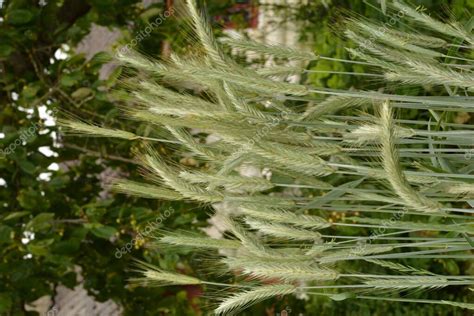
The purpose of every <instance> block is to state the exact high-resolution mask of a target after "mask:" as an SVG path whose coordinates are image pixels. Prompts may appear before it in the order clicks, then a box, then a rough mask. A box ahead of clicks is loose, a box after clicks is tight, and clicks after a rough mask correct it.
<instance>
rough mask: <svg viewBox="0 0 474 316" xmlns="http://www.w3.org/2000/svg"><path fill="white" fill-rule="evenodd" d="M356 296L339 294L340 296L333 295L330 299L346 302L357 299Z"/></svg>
mask: <svg viewBox="0 0 474 316" xmlns="http://www.w3.org/2000/svg"><path fill="white" fill-rule="evenodd" d="M355 297H356V295H355V294H354V293H339V294H333V295H329V298H330V299H332V300H333V301H337V302H339V301H344V300H346V299H348V298H355Z"/></svg>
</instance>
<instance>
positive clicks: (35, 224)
mask: <svg viewBox="0 0 474 316" xmlns="http://www.w3.org/2000/svg"><path fill="white" fill-rule="evenodd" d="M53 219H54V213H41V214H38V215H37V216H35V218H33V219H32V220H31V221H29V222H28V224H26V230H33V231H40V230H44V229H46V228H49V227H50V226H51V221H52V220H53Z"/></svg>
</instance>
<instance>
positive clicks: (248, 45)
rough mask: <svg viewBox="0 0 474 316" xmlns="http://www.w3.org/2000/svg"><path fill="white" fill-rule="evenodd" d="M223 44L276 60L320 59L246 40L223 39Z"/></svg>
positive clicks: (281, 47) (306, 53)
mask: <svg viewBox="0 0 474 316" xmlns="http://www.w3.org/2000/svg"><path fill="white" fill-rule="evenodd" d="M221 42H222V43H225V44H227V45H229V46H231V47H234V48H238V49H242V50H245V51H253V52H256V53H261V54H266V55H271V56H274V57H276V58H285V59H291V60H315V59H318V55H316V54H314V53H312V52H305V51H301V50H295V49H292V48H289V47H283V46H281V45H268V44H263V43H258V42H255V41H251V40H247V39H244V38H228V37H226V38H222V39H221Z"/></svg>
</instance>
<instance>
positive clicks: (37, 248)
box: [26, 238, 54, 256]
mask: <svg viewBox="0 0 474 316" xmlns="http://www.w3.org/2000/svg"><path fill="white" fill-rule="evenodd" d="M53 243H54V239H53V238H50V239H44V240H40V241H32V242H30V243H29V244H28V245H27V246H26V248H27V249H28V251H29V252H31V253H32V254H33V255H36V256H46V255H47V254H48V253H49V249H50V248H51V247H50V246H51V245H52V244H53Z"/></svg>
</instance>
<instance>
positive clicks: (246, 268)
mask: <svg viewBox="0 0 474 316" xmlns="http://www.w3.org/2000/svg"><path fill="white" fill-rule="evenodd" d="M222 262H224V263H225V264H226V265H227V266H228V267H229V269H231V270H242V271H243V273H244V274H247V275H249V276H251V277H253V278H256V279H262V278H265V279H280V280H282V281H286V282H290V281H335V280H337V279H338V278H339V273H338V272H337V271H335V270H332V269H328V268H324V267H316V266H315V265H314V264H312V263H311V262H310V261H302V260H300V261H291V262H275V261H274V260H271V259H258V258H255V259H254V258H249V257H243V258H241V257H238V258H226V259H223V260H222Z"/></svg>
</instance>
